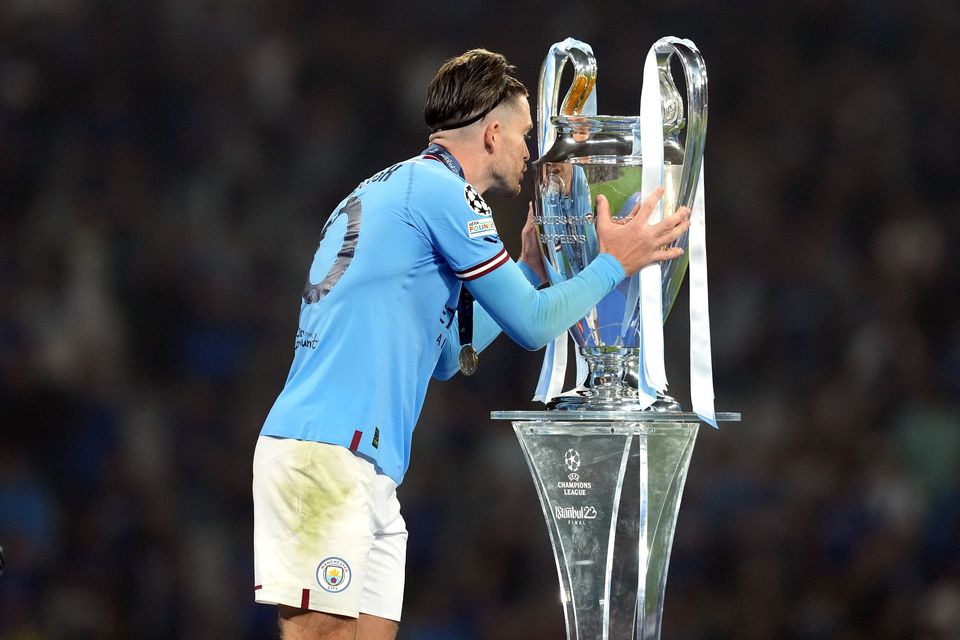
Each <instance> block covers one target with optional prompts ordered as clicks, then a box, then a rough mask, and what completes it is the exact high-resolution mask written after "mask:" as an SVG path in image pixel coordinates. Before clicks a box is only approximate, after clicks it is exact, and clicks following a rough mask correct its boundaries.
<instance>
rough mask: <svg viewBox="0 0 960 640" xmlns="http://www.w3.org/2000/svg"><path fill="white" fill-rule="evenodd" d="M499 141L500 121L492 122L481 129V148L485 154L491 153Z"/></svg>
mask: <svg viewBox="0 0 960 640" xmlns="http://www.w3.org/2000/svg"><path fill="white" fill-rule="evenodd" d="M499 141H500V121H499V120H492V121H491V122H490V124H488V125H487V126H486V127H484V129H483V148H484V150H485V151H486V152H487V153H493V151H494V149H495V148H496V145H497V143H498V142H499Z"/></svg>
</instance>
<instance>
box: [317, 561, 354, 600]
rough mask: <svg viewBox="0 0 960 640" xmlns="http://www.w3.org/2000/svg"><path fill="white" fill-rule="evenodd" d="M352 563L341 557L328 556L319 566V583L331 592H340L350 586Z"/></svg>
mask: <svg viewBox="0 0 960 640" xmlns="http://www.w3.org/2000/svg"><path fill="white" fill-rule="evenodd" d="M350 576H351V572H350V565H348V564H347V563H346V561H344V560H341V559H340V558H327V559H326V560H324V561H323V562H321V563H320V564H319V565H318V566H317V584H319V585H320V588H321V589H323V590H324V591H327V592H329V593H339V592H341V591H343V590H344V589H346V588H347V587H349V586H350Z"/></svg>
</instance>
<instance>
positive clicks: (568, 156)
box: [534, 38, 707, 411]
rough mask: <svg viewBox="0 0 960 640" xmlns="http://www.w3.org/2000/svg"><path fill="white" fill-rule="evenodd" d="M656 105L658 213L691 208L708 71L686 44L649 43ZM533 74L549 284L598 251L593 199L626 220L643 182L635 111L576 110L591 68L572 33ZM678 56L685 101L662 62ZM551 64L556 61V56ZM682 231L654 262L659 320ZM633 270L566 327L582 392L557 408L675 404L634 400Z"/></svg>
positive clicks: (678, 264) (682, 267) (672, 295)
mask: <svg viewBox="0 0 960 640" xmlns="http://www.w3.org/2000/svg"><path fill="white" fill-rule="evenodd" d="M654 50H655V51H656V59H657V70H658V75H659V83H660V94H661V96H662V110H663V167H662V175H663V186H664V189H665V192H664V195H663V197H662V203H663V212H664V215H669V214H671V213H673V212H674V211H676V210H677V209H678V208H679V207H681V206H688V207H689V206H692V205H693V202H694V198H695V196H696V192H697V184H698V180H699V177H700V166H701V162H702V159H703V149H704V137H705V134H706V128H707V74H706V67H705V65H704V62H703V58H702V57H701V55H700V52H699V51H698V50H697V49H696V47H695V46H693V43H691V42H689V41H687V40H680V39H678V38H662V39H661V40H659V41H658V42H657V43H656V44H655V45H654ZM550 55H551V56H552V57H548V60H547V62H546V63H545V64H544V68H543V71H542V72H541V75H540V87H539V101H538V109H537V118H538V125H539V129H538V134H539V136H540V141H539V142H540V146H541V149H543V150H544V151H543V154H542V155H541V157H540V159H539V160H537V161H536V162H535V163H534V164H535V167H536V173H535V181H536V184H535V191H536V197H535V198H534V207H535V212H534V222H535V224H536V227H537V232H538V236H539V239H540V249H541V253H542V256H543V259H544V264H545V266H546V269H547V273H548V276H549V278H550V281H551V283H552V284H556V283H558V282H563V281H565V280H568V279H570V278H572V277H574V276H576V275H577V274H578V273H579V272H580V271H581V270H582V269H584V268H585V267H586V266H587V265H588V264H590V262H591V261H592V260H593V259H594V258H595V257H596V256H597V254H598V252H599V247H598V243H597V234H596V220H595V216H594V204H595V202H596V198H597V196H598V195H604V196H605V197H606V198H607V200H608V201H609V203H610V207H611V212H612V214H613V216H614V219H621V220H622V219H625V218H626V217H627V216H628V215H629V213H630V211H631V209H632V208H633V206H634V205H635V204H636V203H637V200H638V199H639V197H640V193H641V189H642V187H643V175H644V171H643V169H644V167H643V158H642V154H641V138H640V118H639V117H638V116H601V115H587V114H585V113H583V111H584V110H585V107H586V106H587V105H590V104H591V102H592V104H595V102H596V99H595V96H594V95H592V94H593V93H594V91H595V89H596V75H597V65H596V59H595V58H594V56H593V53H592V51H591V49H590V47H589V46H588V45H585V44H584V43H581V42H578V41H576V40H570V39H568V40H566V41H564V42H563V43H558V45H555V46H554V49H553V50H552V51H551V54H550ZM674 57H676V58H677V59H679V60H680V62H681V63H682V67H683V70H684V75H685V80H686V87H687V104H686V111H684V108H683V107H684V102H683V100H682V98H681V95H680V92H679V91H678V90H677V87H676V84H675V83H674V80H673V75H672V73H671V60H672V59H673V58H674ZM558 61H559V64H557V62H558ZM567 62H569V63H571V64H572V66H573V72H574V76H573V80H572V83H571V86H570V89H569V91H568V92H567V94H566V96H565V98H564V100H563V103H562V105H561V104H559V101H558V97H559V80H560V77H561V74H562V72H563V68H564V64H565V63H567ZM687 245H688V233H685V234H684V235H683V236H682V237H680V238H678V239H677V240H676V241H675V242H674V243H673V245H672V246H680V247H682V248H684V255H683V257H682V258H679V259H677V260H673V261H669V262H666V263H663V264H662V265H661V274H662V276H661V290H662V302H661V308H662V313H663V321H666V318H667V315H668V314H669V313H670V309H671V307H672V306H673V302H674V300H676V297H677V293H678V292H679V290H680V285H681V283H682V282H683V278H684V274H685V273H686V271H687V263H688V256H689V253H688V252H687ZM639 279H640V274H635V275H633V276H632V277H630V278H627V279H625V280H624V281H623V282H622V283H621V284H620V285H619V286H618V287H617V288H616V289H615V290H614V291H613V292H611V293H610V294H609V295H607V296H606V297H605V298H604V299H603V300H602V301H600V303H599V304H597V305H596V306H595V307H594V308H593V309H591V310H590V312H589V313H588V314H587V315H586V316H585V317H584V318H583V319H581V320H580V321H579V322H578V323H577V324H575V325H574V326H573V327H571V328H570V334H571V336H572V337H573V340H574V342H575V343H576V345H577V347H578V349H579V352H580V354H581V355H582V356H583V358H584V359H585V360H586V362H587V364H588V366H589V373H588V376H587V380H586V383H585V387H586V389H585V390H584V391H582V392H580V393H577V394H574V395H567V396H562V397H560V398H559V399H557V400H555V401H554V402H553V403H552V405H551V406H552V407H553V408H557V409H576V410H593V409H611V410H618V409H619V410H640V409H646V408H651V409H654V410H669V411H676V410H679V409H680V406H679V404H677V403H676V402H675V401H673V400H672V399H671V398H669V397H667V396H665V395H663V394H660V397H659V399H658V401H657V402H656V403H654V404H653V406H652V407H651V406H649V403H638V393H637V388H638V384H639V376H638V366H639V365H640V346H641V345H640V330H639V329H640V309H639V305H638V304H637V301H638V293H639V290H640V283H639Z"/></svg>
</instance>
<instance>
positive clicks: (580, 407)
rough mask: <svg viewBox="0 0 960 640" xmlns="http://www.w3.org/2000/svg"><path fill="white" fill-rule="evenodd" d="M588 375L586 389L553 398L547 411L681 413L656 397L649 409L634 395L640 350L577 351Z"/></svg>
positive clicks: (677, 405)
mask: <svg viewBox="0 0 960 640" xmlns="http://www.w3.org/2000/svg"><path fill="white" fill-rule="evenodd" d="M580 354H581V355H582V356H583V359H584V360H585V361H586V362H587V366H588V367H589V372H588V375H587V380H586V383H585V384H586V386H585V387H577V388H576V389H574V390H573V391H572V392H571V393H568V394H566V395H562V396H559V397H557V398H554V399H553V400H551V401H550V402H548V403H547V409H550V410H556V411H649V412H658V413H663V412H668V411H671V412H678V411H682V409H681V407H680V403H679V402H677V401H676V400H674V399H673V398H671V397H670V396H668V395H666V394H663V393H657V399H656V400H655V401H654V402H653V404H651V405H644V404H642V403H641V402H640V398H639V394H638V393H637V385H638V383H639V379H638V372H637V370H638V367H639V364H640V349H638V348H636V347H609V346H607V347H581V348H580Z"/></svg>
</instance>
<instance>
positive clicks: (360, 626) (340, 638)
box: [279, 605, 398, 640]
mask: <svg viewBox="0 0 960 640" xmlns="http://www.w3.org/2000/svg"><path fill="white" fill-rule="evenodd" d="M279 609H280V637H281V638H282V640H360V639H361V638H362V639H363V640H395V638H396V637H397V627H398V624H397V623H396V622H394V621H393V620H387V619H385V618H379V617H377V616H371V615H367V614H365V613H361V614H360V617H359V618H348V617H346V616H336V615H333V614H329V613H322V612H320V611H308V610H305V609H296V608H294V607H287V606H284V605H280V607H279Z"/></svg>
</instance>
